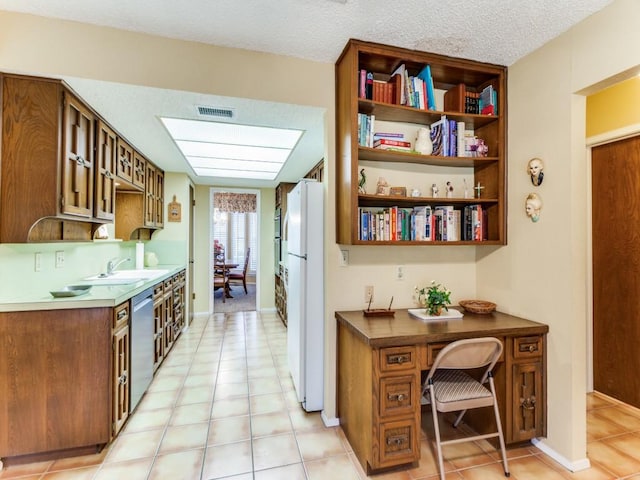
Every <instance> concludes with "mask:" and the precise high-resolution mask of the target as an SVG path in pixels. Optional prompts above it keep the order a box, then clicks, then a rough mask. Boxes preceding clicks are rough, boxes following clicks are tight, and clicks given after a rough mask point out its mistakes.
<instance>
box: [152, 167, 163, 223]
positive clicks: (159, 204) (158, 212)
mask: <svg viewBox="0 0 640 480" xmlns="http://www.w3.org/2000/svg"><path fill="white" fill-rule="evenodd" d="M155 183H156V186H155V192H154V193H155V196H154V198H155V202H154V203H155V205H154V209H153V210H154V211H153V213H154V223H155V226H156V227H159V228H161V227H163V226H164V171H162V170H160V169H159V168H158V169H156V182H155Z"/></svg>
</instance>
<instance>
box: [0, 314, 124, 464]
mask: <svg viewBox="0 0 640 480" xmlns="http://www.w3.org/2000/svg"><path fill="white" fill-rule="evenodd" d="M113 310H114V309H113V308H90V309H69V310H42V311H29V312H0V378H1V379H2V383H3V386H2V388H0V458H6V457H33V456H34V455H36V454H42V453H48V454H50V455H54V454H56V453H57V454H59V456H64V455H66V456H70V455H73V454H74V453H75V454H76V455H77V454H79V453H89V452H94V453H95V452H96V451H98V450H100V448H101V447H102V446H104V445H105V444H107V443H108V442H109V440H110V439H111V417H112V398H111V397H112V395H111V392H112V379H111V362H112V355H113V354H112V322H113Z"/></svg>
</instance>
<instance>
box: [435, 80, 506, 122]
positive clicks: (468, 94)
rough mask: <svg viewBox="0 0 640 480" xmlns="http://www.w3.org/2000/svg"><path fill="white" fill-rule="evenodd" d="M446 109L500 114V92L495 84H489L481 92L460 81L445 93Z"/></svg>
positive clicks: (448, 110)
mask: <svg viewBox="0 0 640 480" xmlns="http://www.w3.org/2000/svg"><path fill="white" fill-rule="evenodd" d="M444 110H445V111H447V112H461V113H472V114H477V115H479V114H482V115H497V114H498V92H497V91H496V89H495V88H493V85H487V86H486V87H485V88H483V89H482V91H481V92H474V91H470V90H467V86H466V85H465V84H464V83H459V84H458V85H456V86H455V87H452V88H450V89H449V90H447V92H446V93H445V94H444Z"/></svg>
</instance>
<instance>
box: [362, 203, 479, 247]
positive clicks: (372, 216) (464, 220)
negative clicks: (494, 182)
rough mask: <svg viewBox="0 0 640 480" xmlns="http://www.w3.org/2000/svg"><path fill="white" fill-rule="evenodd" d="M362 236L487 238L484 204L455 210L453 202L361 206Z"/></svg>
mask: <svg viewBox="0 0 640 480" xmlns="http://www.w3.org/2000/svg"><path fill="white" fill-rule="evenodd" d="M358 211H359V239H360V240H365V241H387V242H388V241H391V242H395V241H416V242H430V241H440V242H457V241H460V240H462V241H476V242H480V241H483V240H486V239H487V236H486V234H487V228H486V226H487V216H486V215H485V212H484V211H483V209H482V205H479V204H476V205H467V206H465V207H464V208H463V209H455V208H454V207H453V206H452V205H441V206H436V207H431V206H419V207H413V208H402V207H389V208H384V209H372V208H366V207H360V208H359V209H358Z"/></svg>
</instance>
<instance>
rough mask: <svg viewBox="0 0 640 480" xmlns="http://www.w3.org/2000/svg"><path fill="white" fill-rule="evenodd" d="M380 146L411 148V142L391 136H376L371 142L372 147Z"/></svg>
mask: <svg viewBox="0 0 640 480" xmlns="http://www.w3.org/2000/svg"><path fill="white" fill-rule="evenodd" d="M382 146H389V147H408V148H411V142H407V141H405V140H395V139H391V138H378V139H377V140H375V141H374V142H373V148H378V147H382Z"/></svg>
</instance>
